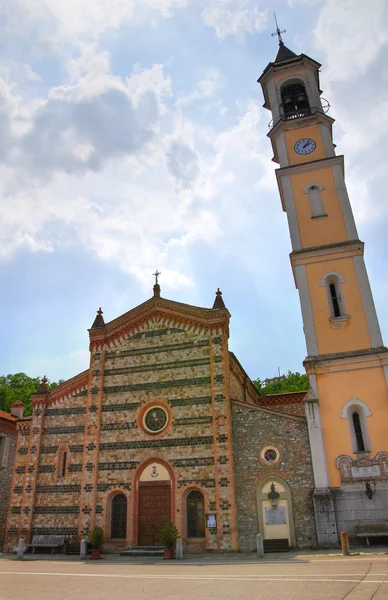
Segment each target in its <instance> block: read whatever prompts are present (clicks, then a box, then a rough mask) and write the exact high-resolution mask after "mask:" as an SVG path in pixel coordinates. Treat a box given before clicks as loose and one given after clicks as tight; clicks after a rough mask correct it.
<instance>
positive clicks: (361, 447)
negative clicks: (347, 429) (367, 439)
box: [352, 410, 365, 452]
mask: <svg viewBox="0 0 388 600" xmlns="http://www.w3.org/2000/svg"><path fill="white" fill-rule="evenodd" d="M352 420H353V427H354V434H355V437H356V444H357V452H365V444H364V436H363V434H362V427H361V420H360V415H359V413H358V412H357V411H356V410H355V411H354V413H353V414H352Z"/></svg>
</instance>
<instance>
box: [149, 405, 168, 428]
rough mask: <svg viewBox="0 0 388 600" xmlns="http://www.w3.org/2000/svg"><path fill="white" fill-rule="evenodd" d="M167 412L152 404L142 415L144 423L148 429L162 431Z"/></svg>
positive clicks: (165, 422)
mask: <svg viewBox="0 0 388 600" xmlns="http://www.w3.org/2000/svg"><path fill="white" fill-rule="evenodd" d="M167 418H168V417H167V413H166V411H165V410H164V409H163V408H161V407H160V406H153V407H152V408H150V410H149V411H147V412H146V414H145V417H144V425H145V426H146V428H147V429H148V431H152V433H158V432H159V431H162V429H164V427H165V426H166V424H167Z"/></svg>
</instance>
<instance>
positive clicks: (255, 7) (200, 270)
mask: <svg viewBox="0 0 388 600" xmlns="http://www.w3.org/2000/svg"><path fill="white" fill-rule="evenodd" d="M372 4H373V10H371V6H372V5H371V3H368V2H365V0H341V2H338V0H315V1H314V0H309V1H306V0H274V1H271V2H269V1H268V0H267V1H266V0H115V1H112V0H66V1H65V2H64V1H63V0H1V1H0V56H1V60H0V289H1V291H2V293H1V294H0V310H1V315H2V344H1V349H0V374H7V373H15V372H21V371H23V372H25V373H27V374H28V375H30V376H37V375H39V376H43V375H44V374H46V375H47V376H48V378H49V379H50V380H51V381H57V380H58V379H60V378H62V379H67V378H69V377H72V376H73V375H75V374H77V373H78V372H80V371H82V370H84V369H86V368H88V364H89V351H88V344H89V339H88V332H87V329H88V328H89V327H90V326H91V324H92V322H93V320H94V317H95V314H96V310H97V309H98V308H99V306H101V307H102V309H103V311H104V317H105V321H110V320H112V319H114V318H116V317H117V316H119V315H121V314H123V313H124V312H126V311H128V310H130V309H131V308H133V307H135V306H137V305H138V304H140V303H141V302H144V301H145V300H147V299H148V298H149V297H150V296H151V295H152V286H153V281H154V280H153V277H152V273H154V271H155V269H158V270H159V271H161V273H162V275H161V277H160V284H161V288H162V296H163V297H165V298H169V299H172V300H176V301H180V302H185V303H188V304H194V305H198V306H204V307H209V308H210V307H211V306H212V304H213V301H214V297H215V296H214V294H215V291H216V289H217V288H218V287H219V288H220V289H221V290H222V292H223V298H224V301H225V304H226V306H227V307H228V309H229V311H230V312H231V314H232V319H231V328H230V349H231V350H232V351H233V352H234V353H235V354H236V355H237V357H238V359H239V360H240V362H241V363H242V365H243V366H244V368H245V369H246V371H247V372H248V374H249V376H250V377H251V378H253V379H256V378H258V377H260V378H262V379H263V378H265V377H273V376H274V375H276V374H277V372H278V369H280V372H287V371H288V370H291V371H303V366H302V362H303V359H304V357H305V355H306V347H305V341H304V336H303V329H302V321H301V315H300V306H299V299H298V293H297V290H296V289H295V285H294V282H293V277H292V272H291V267H290V261H289V257H288V255H289V253H290V251H291V246H290V240H289V233H288V226H287V220H286V215H285V213H283V212H282V208H281V203H280V199H279V194H278V189H277V185H276V178H275V174H274V169H275V168H276V166H277V165H276V164H275V163H273V162H272V161H271V159H272V154H271V144H270V141H269V139H268V138H267V133H268V122H269V121H270V119H271V114H270V112H269V111H267V110H265V109H264V108H263V107H262V104H263V97H262V92H261V89H260V86H259V85H258V84H257V78H258V77H259V76H260V74H261V73H262V71H263V69H264V68H265V67H266V65H267V64H268V62H270V61H271V60H273V59H274V57H275V55H276V52H277V39H276V37H272V36H271V33H272V32H273V31H274V28H275V26H274V21H273V12H274V11H275V12H276V14H277V18H278V21H279V24H280V26H281V28H282V29H286V30H287V32H286V33H285V34H284V41H285V43H286V45H287V46H288V47H289V48H291V49H292V50H293V51H294V52H296V53H297V54H298V53H301V52H303V53H305V54H307V55H309V56H311V57H312V58H314V59H315V60H317V61H319V62H320V63H322V69H321V88H322V90H323V97H324V98H327V99H328V100H329V102H330V104H331V109H330V113H329V114H330V115H331V116H332V117H333V118H335V119H336V123H335V124H334V139H335V143H336V144H337V149H336V150H337V154H344V155H345V176H346V181H347V186H348V191H349V194H350V199H351V203H352V206H353V210H354V214H355V218H356V222H357V226H358V231H359V236H360V239H362V240H363V241H365V243H366V252H365V258H366V264H367V268H368V272H369V277H370V281H371V285H372V290H373V293H374V298H375V303H376V308H377V312H378V316H379V319H380V325H381V328H382V332H383V337H384V339H385V341H387V339H388V313H387V310H386V306H387V303H386V298H387V294H388V270H387V266H386V262H387V261H386V256H387V253H388V236H387V233H386V232H387V223H388V192H387V158H386V157H387V155H388V135H387V134H388V119H387V114H388V97H387V94H386V90H387V88H388V30H387V28H386V23H387V22H388V3H387V2H386V0H373V3H372Z"/></svg>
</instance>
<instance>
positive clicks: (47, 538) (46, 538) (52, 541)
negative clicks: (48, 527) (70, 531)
mask: <svg viewBox="0 0 388 600" xmlns="http://www.w3.org/2000/svg"><path fill="white" fill-rule="evenodd" d="M64 543H65V536H64V535H34V537H33V538H32V542H31V544H27V548H32V553H33V554H34V552H35V548H51V554H54V550H56V549H58V548H60V547H61V546H63V544H64Z"/></svg>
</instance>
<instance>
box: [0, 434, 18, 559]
mask: <svg viewBox="0 0 388 600" xmlns="http://www.w3.org/2000/svg"><path fill="white" fill-rule="evenodd" d="M13 430H15V431H13ZM0 431H1V433H3V434H5V435H6V437H8V438H9V440H10V442H9V452H8V463H7V466H6V467H1V466H0V552H1V551H2V549H3V543H4V537H5V530H6V522H7V513H8V502H9V496H10V490H11V481H12V472H13V465H14V460H15V449H16V429H15V425H14V424H12V426H11V425H10V426H5V425H4V426H2V425H0Z"/></svg>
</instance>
